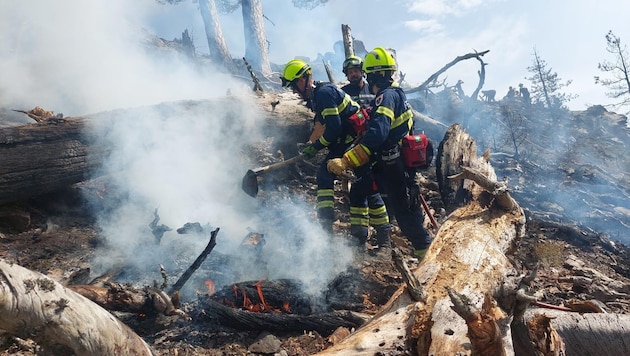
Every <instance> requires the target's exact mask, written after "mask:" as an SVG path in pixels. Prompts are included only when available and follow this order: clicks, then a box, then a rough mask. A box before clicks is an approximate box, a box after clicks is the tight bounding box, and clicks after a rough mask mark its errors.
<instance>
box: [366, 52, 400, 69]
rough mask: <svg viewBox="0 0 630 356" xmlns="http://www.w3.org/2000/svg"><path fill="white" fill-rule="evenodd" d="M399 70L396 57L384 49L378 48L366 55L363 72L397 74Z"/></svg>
mask: <svg viewBox="0 0 630 356" xmlns="http://www.w3.org/2000/svg"><path fill="white" fill-rule="evenodd" d="M397 69H398V66H397V65H396V59H394V56H393V55H392V54H391V53H390V52H389V51H388V50H386V49H385V48H383V47H376V48H374V49H373V50H372V51H371V52H369V53H368V54H366V55H365V60H364V61H363V71H364V72H365V73H366V74H370V73H375V72H380V71H384V70H391V71H393V72H395V71H396V70H397Z"/></svg>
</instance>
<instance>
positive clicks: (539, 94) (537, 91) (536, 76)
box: [525, 48, 577, 109]
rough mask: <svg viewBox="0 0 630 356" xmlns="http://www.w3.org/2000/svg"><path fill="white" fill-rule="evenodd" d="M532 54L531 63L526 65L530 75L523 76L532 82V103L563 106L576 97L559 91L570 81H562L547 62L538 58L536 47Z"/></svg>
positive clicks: (547, 106)
mask: <svg viewBox="0 0 630 356" xmlns="http://www.w3.org/2000/svg"><path fill="white" fill-rule="evenodd" d="M532 56H533V61H532V65H531V66H529V67H527V70H528V71H529V72H530V73H531V74H532V75H531V76H530V77H525V79H527V80H529V81H530V82H531V83H532V85H531V90H530V94H531V98H532V101H533V102H534V103H543V105H544V106H545V107H546V108H548V109H560V108H565V104H566V103H567V102H569V101H571V100H572V99H575V98H576V97H577V95H575V94H567V93H563V92H561V89H562V88H564V87H567V86H569V85H570V84H571V81H570V80H567V81H566V82H564V83H562V81H561V79H560V77H558V73H556V72H554V71H553V70H552V69H551V68H550V67H549V66H548V65H547V62H546V61H545V60H544V59H542V58H540V55H539V54H538V52H537V51H536V48H534V53H533V54H532Z"/></svg>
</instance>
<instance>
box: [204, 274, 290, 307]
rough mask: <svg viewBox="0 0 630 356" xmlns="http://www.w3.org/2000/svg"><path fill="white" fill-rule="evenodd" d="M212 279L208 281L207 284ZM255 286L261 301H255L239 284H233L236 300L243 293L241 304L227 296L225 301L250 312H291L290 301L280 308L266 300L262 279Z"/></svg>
mask: <svg viewBox="0 0 630 356" xmlns="http://www.w3.org/2000/svg"><path fill="white" fill-rule="evenodd" d="M208 282H210V283H211V282H212V281H206V284H208ZM254 286H255V287H256V295H257V296H258V300H259V301H260V302H259V303H254V302H253V301H252V300H251V299H250V298H249V297H248V296H247V291H246V289H245V288H239V286H238V285H237V284H234V285H232V291H233V292H234V300H239V299H240V296H239V292H240V293H242V295H243V296H242V302H241V305H240V306H237V305H235V303H234V302H233V301H231V300H228V299H227V298H224V299H223V303H224V304H226V305H229V306H231V307H232V308H242V309H245V310H248V311H250V312H255V313H263V312H274V313H278V314H281V313H283V311H284V312H286V313H290V312H291V307H290V306H289V302H288V301H285V302H283V303H282V306H281V307H280V308H277V307H275V306H272V305H270V304H267V302H266V301H265V295H264V293H263V290H262V280H259V281H257V282H256V283H255V284H254Z"/></svg>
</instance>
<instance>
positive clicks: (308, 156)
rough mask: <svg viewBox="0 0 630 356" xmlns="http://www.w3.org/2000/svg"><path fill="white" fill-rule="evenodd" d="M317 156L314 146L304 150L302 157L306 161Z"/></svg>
mask: <svg viewBox="0 0 630 356" xmlns="http://www.w3.org/2000/svg"><path fill="white" fill-rule="evenodd" d="M316 154H317V149H316V148H315V147H313V145H308V146H306V147H304V148H303V149H302V155H304V159H311V158H313V157H315V155H316Z"/></svg>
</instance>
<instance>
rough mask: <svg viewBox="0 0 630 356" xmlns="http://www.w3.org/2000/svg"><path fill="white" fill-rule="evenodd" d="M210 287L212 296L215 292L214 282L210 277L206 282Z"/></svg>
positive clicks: (209, 293)
mask: <svg viewBox="0 0 630 356" xmlns="http://www.w3.org/2000/svg"><path fill="white" fill-rule="evenodd" d="M204 283H206V286H207V287H208V296H209V297H212V296H213V295H214V293H215V288H214V282H213V281H212V280H210V279H206V280H205V282H204Z"/></svg>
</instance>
